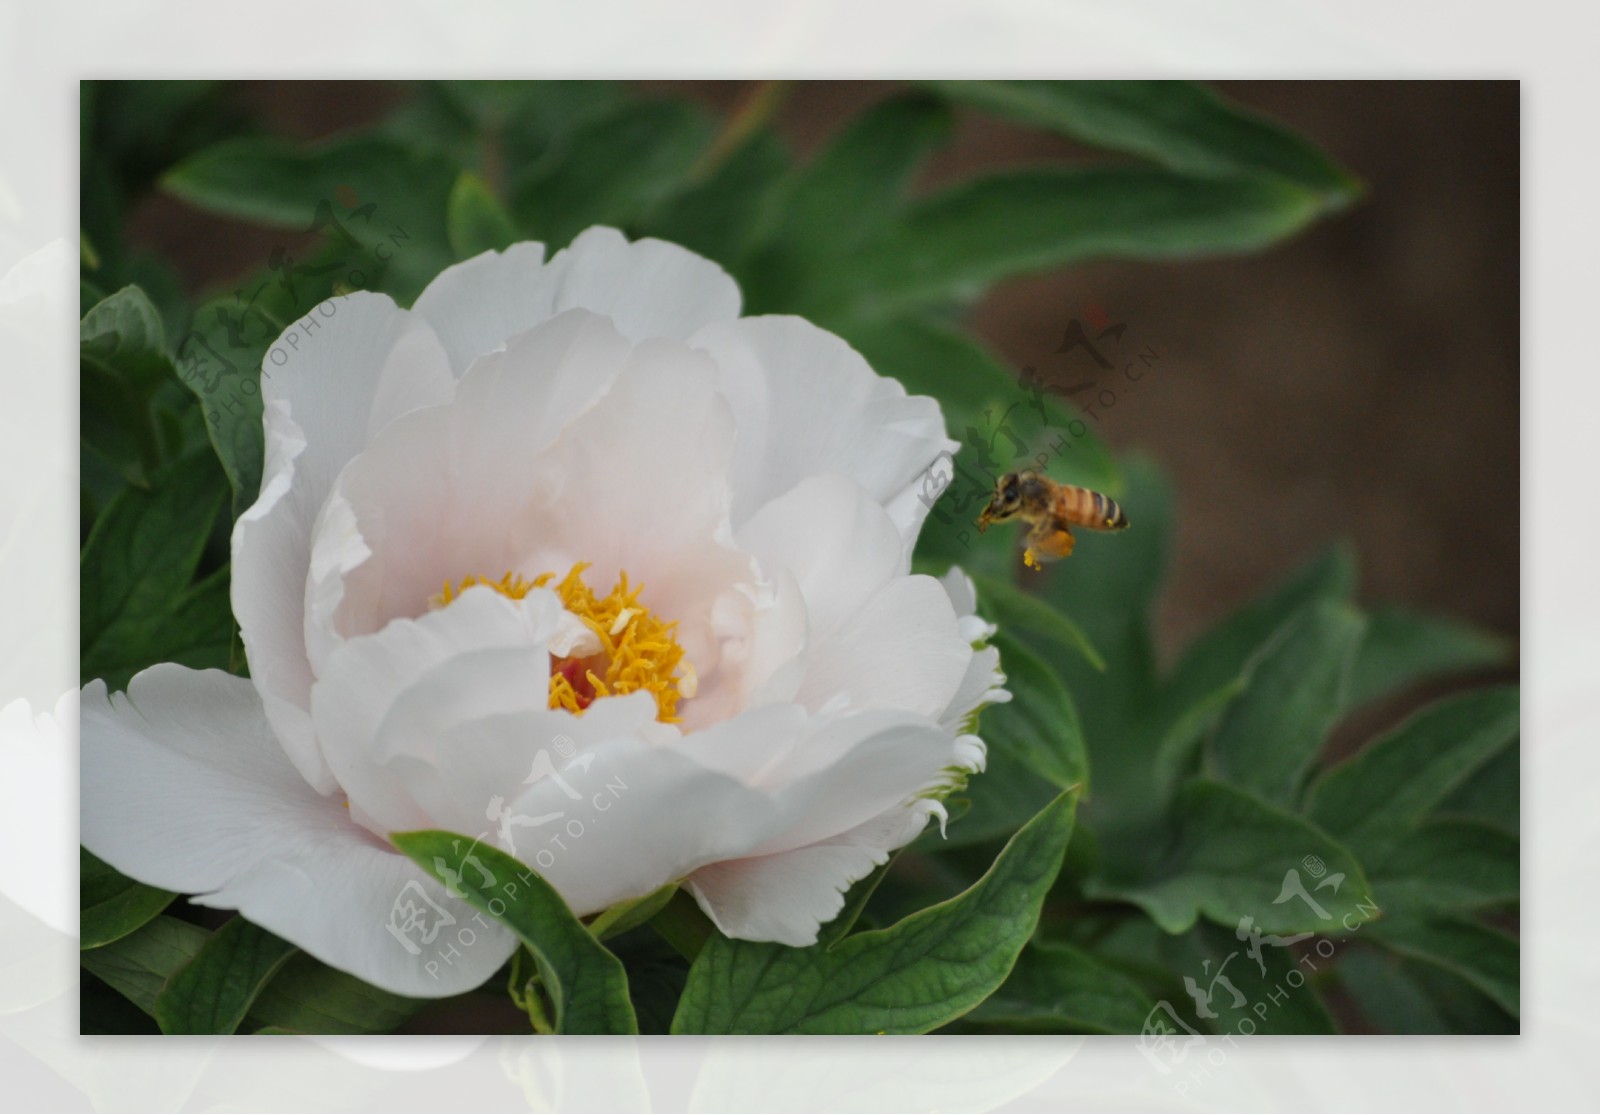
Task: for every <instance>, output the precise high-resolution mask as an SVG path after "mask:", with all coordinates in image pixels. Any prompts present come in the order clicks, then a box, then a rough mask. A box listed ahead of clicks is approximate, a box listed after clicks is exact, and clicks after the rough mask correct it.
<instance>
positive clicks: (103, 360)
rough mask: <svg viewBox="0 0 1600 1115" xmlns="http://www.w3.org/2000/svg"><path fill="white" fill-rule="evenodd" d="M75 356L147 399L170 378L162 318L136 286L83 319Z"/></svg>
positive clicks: (169, 357) (125, 288)
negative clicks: (133, 388) (132, 388)
mask: <svg viewBox="0 0 1600 1115" xmlns="http://www.w3.org/2000/svg"><path fill="white" fill-rule="evenodd" d="M78 353H79V359H80V360H81V361H82V362H83V363H85V364H89V365H92V366H93V367H95V368H96V369H98V370H100V371H102V372H104V373H105V374H107V375H108V376H112V377H116V378H120V379H124V380H125V381H127V382H128V383H129V384H130V385H132V386H133V387H135V388H136V389H138V390H139V391H141V392H142V393H144V394H146V395H147V394H148V393H149V392H150V391H152V390H153V389H154V388H155V386H156V384H158V383H159V382H161V381H162V380H164V379H166V378H167V377H168V376H170V375H171V374H172V357H171V356H169V355H168V354H167V339H166V330H165V329H164V328H163V326H162V324H161V315H160V313H159V312H157V310H156V308H155V306H153V305H151V303H150V299H149V298H148V297H146V296H145V293H144V291H142V290H140V289H139V288H138V287H136V286H125V287H123V288H122V289H121V290H119V291H117V292H116V293H115V294H113V295H111V296H110V297H109V298H107V299H105V300H104V301H102V302H100V303H98V304H97V305H95V306H94V307H93V308H92V309H90V310H89V312H88V313H87V314H85V315H84V316H83V321H82V322H81V323H80V324H79V326H78Z"/></svg>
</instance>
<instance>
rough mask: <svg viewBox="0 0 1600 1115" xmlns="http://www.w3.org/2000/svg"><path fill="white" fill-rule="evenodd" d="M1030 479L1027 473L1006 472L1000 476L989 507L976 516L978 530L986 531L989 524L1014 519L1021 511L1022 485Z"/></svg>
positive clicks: (1030, 475) (1030, 476)
mask: <svg viewBox="0 0 1600 1115" xmlns="http://www.w3.org/2000/svg"><path fill="white" fill-rule="evenodd" d="M1031 478H1032V474H1031V473H1028V472H1008V473H1006V474H1005V475H1004V476H1002V477H1001V478H1000V479H999V480H998V481H997V482H996V483H995V486H994V494H993V495H992V496H990V497H989V506H987V507H985V508H984V509H983V514H982V515H980V516H978V529H979V530H980V531H982V530H986V529H987V528H988V526H989V524H990V523H1003V522H1005V521H1006V520H1007V519H1014V518H1016V516H1017V513H1018V512H1019V511H1021V510H1022V489H1023V485H1024V484H1025V483H1026V482H1027V481H1028V480H1029V479H1031Z"/></svg>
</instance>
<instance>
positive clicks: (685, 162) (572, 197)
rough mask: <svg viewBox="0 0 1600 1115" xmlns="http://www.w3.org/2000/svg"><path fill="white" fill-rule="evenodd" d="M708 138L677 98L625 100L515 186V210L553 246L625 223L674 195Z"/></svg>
mask: <svg viewBox="0 0 1600 1115" xmlns="http://www.w3.org/2000/svg"><path fill="white" fill-rule="evenodd" d="M710 139H711V123H710V121H709V120H707V119H706V117H705V115H704V114H703V113H701V112H700V111H698V110H696V109H694V108H691V107H690V106H689V105H686V104H683V103H681V102H678V101H648V102H645V103H642V104H624V105H621V106H619V107H618V108H617V109H616V110H615V111H612V112H608V113H605V114H602V115H599V116H595V117H591V118H589V119H588V120H586V121H585V122H584V123H582V124H580V125H579V126H578V127H576V128H574V129H573V130H572V131H571V132H569V133H568V134H566V135H564V136H562V137H561V138H560V139H559V140H558V141H557V142H556V143H555V144H554V145H553V146H552V147H551V148H550V150H549V151H548V152H547V153H546V154H545V156H544V157H543V158H541V159H540V160H539V161H538V162H536V163H535V164H534V165H532V166H531V167H530V168H529V169H528V173H527V174H526V176H525V177H523V178H522V179H521V180H520V181H517V182H514V183H513V185H512V188H511V211H512V213H513V214H515V216H516V217H517V219H518V221H519V222H520V223H521V224H522V225H524V226H525V227H527V228H531V229H532V230H533V231H534V234H535V235H536V236H537V237H538V238H539V239H541V240H544V241H545V242H546V243H548V244H550V245H551V246H563V245H565V244H567V243H568V242H570V241H571V240H572V238H573V237H574V236H576V235H577V234H578V233H579V232H582V231H583V230H584V229H586V228H588V227H589V226H590V225H614V226H628V225H630V224H631V223H632V222H633V221H635V220H636V219H638V218H640V217H641V216H643V215H644V214H645V213H646V212H647V211H648V210H649V209H650V207H651V206H652V205H654V204H655V203H657V202H659V201H660V200H661V199H663V198H665V197H667V196H669V195H670V194H671V193H673V192H674V191H675V190H676V189H677V188H678V187H679V186H680V184H681V183H682V182H683V181H684V179H685V177H686V176H687V175H688V173H689V171H690V169H691V167H693V165H694V163H695V160H696V158H697V157H698V156H699V155H700V153H701V152H702V151H703V150H704V149H705V147H706V144H707V143H709V142H710Z"/></svg>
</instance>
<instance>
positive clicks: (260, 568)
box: [232, 293, 454, 792]
mask: <svg viewBox="0 0 1600 1115" xmlns="http://www.w3.org/2000/svg"><path fill="white" fill-rule="evenodd" d="M453 391H454V381H453V379H452V378H451V376H450V370H449V366H448V363H447V361H446V359H445V356H444V352H443V350H442V349H441V348H440V347H439V343H438V341H437V339H436V338H435V337H434V336H433V334H432V331H431V330H429V329H428V327H427V325H426V324H425V323H423V322H422V321H421V320H420V319H417V318H413V317H411V316H410V315H408V314H406V313H405V312H404V311H403V310H400V309H399V308H397V307H396V306H395V305H394V303H393V302H391V301H390V300H389V299H388V298H387V297H384V296H382V295H375V294H365V293H362V294H353V295H349V296H346V297H343V298H335V299H330V300H329V301H327V302H324V303H322V304H321V305H320V306H318V307H316V308H315V309H313V310H312V311H311V312H310V313H309V314H308V315H307V316H306V317H305V318H304V319H302V321H300V322H297V323H296V324H294V325H293V326H291V327H290V328H289V329H288V330H286V331H285V333H284V334H283V336H282V337H280V338H279V339H278V341H277V342H276V343H275V344H274V345H273V346H272V348H271V349H269V350H268V354H267V357H266V359H265V360H264V361H263V363H262V378H261V394H262V400H263V403H264V406H265V419H264V421H265V432H266V461H265V467H264V469H263V476H262V486H261V494H260V495H259V497H258V498H257V499H256V502H255V503H254V504H253V505H252V506H251V507H250V508H249V509H247V510H246V511H245V513H244V514H243V515H241V516H240V518H239V521H238V522H237V523H235V524H234V531H233V579H232V598H233V611H234V615H235V616H236V617H237V618H238V620H239V630H240V638H241V639H242V640H243V642H244V645H245V650H246V652H247V654H248V657H249V660H250V675H251V678H252V679H253V680H254V682H255V684H256V686H257V688H258V689H259V690H260V691H261V695H262V699H263V701H264V703H265V707H266V711H267V716H268V717H269V718H270V719H271V721H272V723H273V726H274V727H275V728H277V729H278V733H279V735H280V736H281V737H282V739H283V741H284V746H285V748H286V750H287V751H288V753H289V757H290V758H291V759H292V760H293V762H294V764H295V766H296V768H297V769H298V770H299V771H300V772H301V774H302V775H303V776H304V777H305V778H306V780H307V781H309V782H310V783H311V784H312V785H313V786H315V787H316V788H317V789H318V790H320V791H323V792H327V791H329V790H332V789H333V785H334V784H333V781H332V775H331V773H330V772H329V770H328V768H327V765H326V763H325V762H323V760H322V758H321V756H320V754H319V753H318V751H317V747H316V742H315V739H314V738H313V737H312V734H311V728H310V721H309V714H308V712H307V709H308V707H309V700H310V690H311V680H312V677H313V673H312V668H311V665H310V663H309V661H308V660H307V657H306V645H305V596H306V574H307V569H308V567H309V563H310V554H311V531H312V525H313V523H314V521H315V519H316V517H317V515H318V513H319V511H320V509H321V507H322V505H323V502H324V501H325V499H326V498H327V495H328V492H329V490H330V489H331V487H332V485H333V482H334V478H335V477H336V476H337V475H338V473H339V471H340V470H341V469H343V468H344V467H345V465H346V463H347V462H348V461H349V460H350V459H351V458H352V457H353V456H355V455H356V454H357V453H358V452H360V450H361V449H362V448H363V447H364V446H365V445H366V444H367V442H368V441H369V440H370V439H371V438H372V437H373V436H374V435H375V434H376V433H377V431H378V430H380V429H382V428H383V427H384V426H386V425H388V424H389V423H390V422H391V421H393V420H394V419H395V418H397V417H398V416H400V415H401V414H404V413H406V412H407V411H409V410H412V409H414V408H416V407H420V406H426V405H428V404H431V403H437V402H442V401H443V400H445V399H447V398H449V397H450V394H451V393H452V392H453Z"/></svg>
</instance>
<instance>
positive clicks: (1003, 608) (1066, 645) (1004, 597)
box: [972, 573, 1106, 670]
mask: <svg viewBox="0 0 1600 1115" xmlns="http://www.w3.org/2000/svg"><path fill="white" fill-rule="evenodd" d="M972 583H973V584H974V585H975V586H976V587H977V590H978V610H979V611H980V612H982V613H983V614H984V615H985V616H987V617H988V618H989V619H990V620H991V621H992V622H993V623H995V624H996V625H997V626H998V627H999V628H1000V630H1001V631H1002V632H1005V633H1006V634H1009V635H1032V636H1034V637H1035V638H1036V639H1039V640H1041V641H1044V642H1049V643H1052V644H1054V645H1055V646H1057V647H1060V648H1062V649H1064V650H1067V651H1070V652H1072V653H1074V654H1080V655H1082V656H1083V658H1084V661H1086V662H1088V663H1089V665H1091V666H1093V667H1094V668H1095V669H1097V670H1104V669H1105V668H1106V660H1105V659H1104V658H1102V657H1100V652H1099V651H1097V650H1095V649H1094V644H1093V643H1091V642H1090V641H1089V636H1087V635H1085V634H1084V633H1083V629H1082V628H1081V627H1079V626H1078V625H1077V624H1076V623H1073V622H1072V620H1071V619H1069V618H1068V617H1067V616H1065V615H1063V614H1062V613H1061V611H1060V610H1058V609H1056V608H1053V607H1051V605H1050V603H1049V602H1048V601H1046V600H1045V599H1044V598H1043V597H1041V596H1037V595H1035V594H1033V593H1031V592H1024V591H1023V590H1022V589H1019V588H1017V587H1015V586H1014V585H1010V584H1007V583H1006V582H1005V581H1002V580H1000V579H999V578H997V577H991V576H988V575H987V574H983V573H975V574H972ZM1001 665H1002V668H1003V667H1004V665H1005V663H1004V661H1003V660H1002V663H1001Z"/></svg>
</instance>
